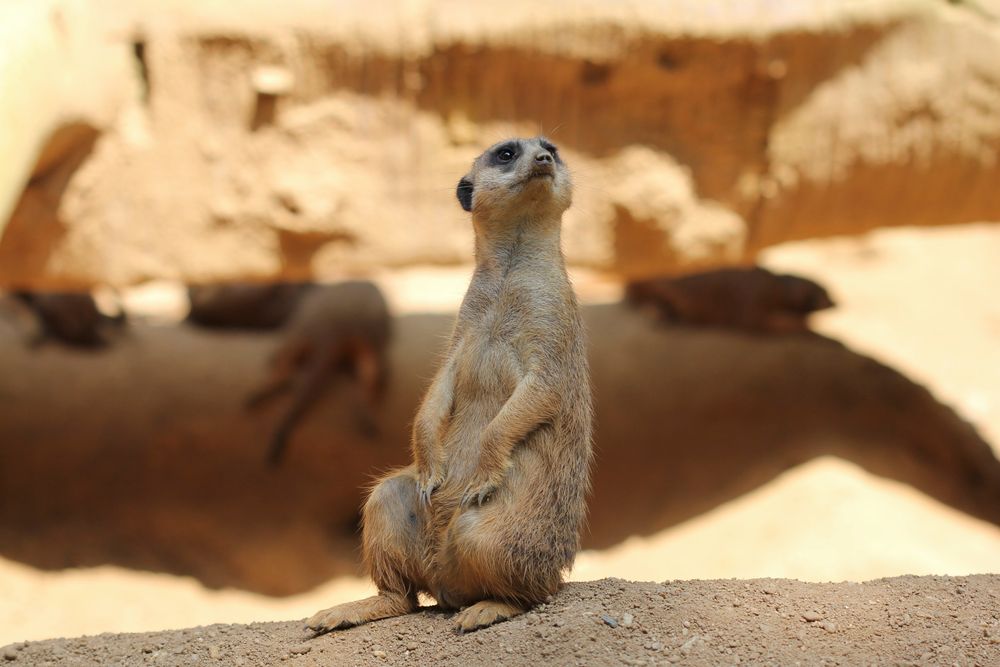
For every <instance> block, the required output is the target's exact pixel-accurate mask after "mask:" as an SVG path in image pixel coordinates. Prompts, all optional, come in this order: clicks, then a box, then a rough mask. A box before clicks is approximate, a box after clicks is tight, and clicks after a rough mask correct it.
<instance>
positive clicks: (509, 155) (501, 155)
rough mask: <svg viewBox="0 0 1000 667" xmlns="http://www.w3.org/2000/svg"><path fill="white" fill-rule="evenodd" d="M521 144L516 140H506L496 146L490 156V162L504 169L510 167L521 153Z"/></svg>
mask: <svg viewBox="0 0 1000 667" xmlns="http://www.w3.org/2000/svg"><path fill="white" fill-rule="evenodd" d="M520 149H521V146H520V145H519V144H518V143H517V142H516V141H508V142H507V143H505V144H501V145H500V146H497V147H496V148H495V149H494V150H493V153H492V155H491V157H490V164H491V165H492V166H494V167H500V168H501V169H503V170H504V171H506V170H507V169H508V168H511V167H512V166H513V165H514V163H515V162H516V161H517V158H518V157H520V155H521V150H520Z"/></svg>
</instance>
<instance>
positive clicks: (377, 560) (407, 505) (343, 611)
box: [306, 466, 426, 634]
mask: <svg viewBox="0 0 1000 667" xmlns="http://www.w3.org/2000/svg"><path fill="white" fill-rule="evenodd" d="M361 518H362V526H363V530H362V545H363V547H364V549H363V553H364V558H365V563H366V565H367V567H368V570H369V571H370V573H371V575H372V580H373V581H374V582H375V585H376V586H378V589H379V593H378V595H374V596H372V597H369V598H365V599H364V600H358V601H356V602H346V603H344V604H339V605H337V606H335V607H330V608H329V609H324V610H323V611H320V612H318V613H316V614H315V615H313V617H312V618H310V619H309V620H308V621H306V625H307V626H308V627H309V628H310V629H311V630H313V631H314V632H316V633H318V634H322V633H324V632H329V631H330V630H337V629H340V628H349V627H352V626H355V625H361V624H362V623H368V622H370V621H377V620H379V619H383V618H390V617H392V616H402V615H404V614H409V613H410V612H412V611H414V610H416V608H417V591H418V590H420V589H424V588H426V584H425V583H424V580H425V577H424V575H423V571H422V566H421V563H420V560H421V559H420V555H421V553H422V551H423V544H422V539H423V538H422V536H423V533H424V530H425V528H424V515H423V513H422V512H421V510H420V507H419V504H418V497H417V479H416V470H415V469H414V468H413V466H410V467H408V468H403V469H401V470H397V471H395V472H392V473H390V474H388V475H386V476H385V477H383V478H382V480H381V481H380V482H379V483H378V484H376V485H375V488H373V489H372V492H371V493H370V494H369V496H368V500H367V501H365V506H364V508H363V509H362V511H361Z"/></svg>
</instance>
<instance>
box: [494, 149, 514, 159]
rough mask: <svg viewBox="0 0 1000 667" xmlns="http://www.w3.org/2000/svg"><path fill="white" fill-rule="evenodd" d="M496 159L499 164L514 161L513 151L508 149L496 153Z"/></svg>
mask: <svg viewBox="0 0 1000 667" xmlns="http://www.w3.org/2000/svg"><path fill="white" fill-rule="evenodd" d="M497 159H498V160H500V161H501V162H510V161H511V160H513V159H514V151H512V150H511V149H509V148H504V149H502V150H501V151H500V152H499V153H497Z"/></svg>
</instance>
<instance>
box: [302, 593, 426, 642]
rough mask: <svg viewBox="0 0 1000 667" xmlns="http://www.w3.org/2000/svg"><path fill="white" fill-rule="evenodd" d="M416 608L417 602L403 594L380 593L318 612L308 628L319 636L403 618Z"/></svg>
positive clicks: (307, 625)
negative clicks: (389, 619) (364, 624)
mask: <svg viewBox="0 0 1000 667" xmlns="http://www.w3.org/2000/svg"><path fill="white" fill-rule="evenodd" d="M416 608H417V604H416V601H415V600H414V599H413V598H411V597H410V596H407V595H404V594H402V593H379V594H378V595H373V596H372V597H370V598H365V599H364V600H357V601H355V602H345V603H344V604H338V605H337V606H335V607H330V608H329V609H324V610H323V611H319V612H316V613H315V614H313V616H312V618H310V619H309V620H308V621H306V627H308V628H309V629H310V630H312V631H313V632H315V633H316V634H318V635H319V634H324V633H326V632H330V631H331V630H341V629H344V628H352V627H354V626H355V625H361V624H362V623H369V622H371V621H377V620H379V619H383V618H391V617H392V616H403V615H404V614H409V613H410V612H412V611H413V610H414V609H416Z"/></svg>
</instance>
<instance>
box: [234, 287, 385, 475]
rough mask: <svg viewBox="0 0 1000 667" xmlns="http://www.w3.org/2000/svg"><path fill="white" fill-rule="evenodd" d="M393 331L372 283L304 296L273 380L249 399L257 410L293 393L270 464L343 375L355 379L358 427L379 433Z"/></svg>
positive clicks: (277, 431)
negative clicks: (377, 419)
mask: <svg viewBox="0 0 1000 667" xmlns="http://www.w3.org/2000/svg"><path fill="white" fill-rule="evenodd" d="M390 330H391V324H390V316H389V309H388V306H387V305H386V302H385V298H383V296H382V292H381V291H379V289H378V287H376V286H375V285H374V284H372V283H370V282H367V281H348V282H343V283H338V284H334V285H315V286H313V287H312V288H311V289H309V290H307V291H305V292H303V293H302V294H301V300H300V302H299V304H298V307H297V308H296V309H295V312H294V314H293V315H292V317H291V320H290V321H289V323H288V325H287V330H286V332H285V334H284V337H283V340H282V343H281V345H280V346H279V347H278V349H277V351H276V352H275V353H274V355H273V357H272V359H271V372H270V377H269V378H268V379H267V381H266V382H265V383H264V384H263V385H262V386H261V387H260V388H258V389H257V390H256V391H254V392H253V393H251V394H250V396H248V397H247V400H246V406H247V408H248V409H253V408H255V407H258V406H260V405H262V404H263V403H264V402H266V401H268V400H270V399H272V398H274V397H276V396H278V395H279V394H281V393H284V392H285V391H287V390H291V391H292V399H291V402H290V404H289V406H288V408H287V410H286V411H285V413H284V414H283V416H282V417H281V419H280V421H279V422H278V425H277V427H276V428H275V430H274V433H273V435H272V437H271V442H270V445H269V447H268V457H267V458H268V462H269V463H270V464H271V465H277V464H278V463H280V462H281V460H282V458H283V456H284V453H285V449H286V445H287V443H288V439H289V438H290V437H291V434H292V432H293V430H294V429H295V426H296V425H297V424H298V422H299V421H300V420H301V419H302V418H303V417H304V416H305V414H306V413H307V412H308V410H309V409H310V408H311V407H312V406H313V404H314V403H315V402H316V399H318V398H319V396H320V394H321V393H322V391H323V388H324V387H325V386H326V384H327V382H329V380H330V379H331V378H332V377H333V376H334V375H336V374H338V373H346V374H349V375H352V376H353V377H354V380H355V387H356V388H357V390H358V392H357V398H358V405H357V414H358V420H359V426H360V428H361V430H362V432H364V433H365V434H366V435H369V436H372V435H374V434H375V432H376V430H377V429H376V426H375V418H374V414H373V411H374V408H375V406H376V405H377V404H378V403H379V402H380V401H381V399H382V396H383V393H384V391H385V386H386V378H387V375H388V362H387V359H386V351H387V347H388V343H389V336H390Z"/></svg>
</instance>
